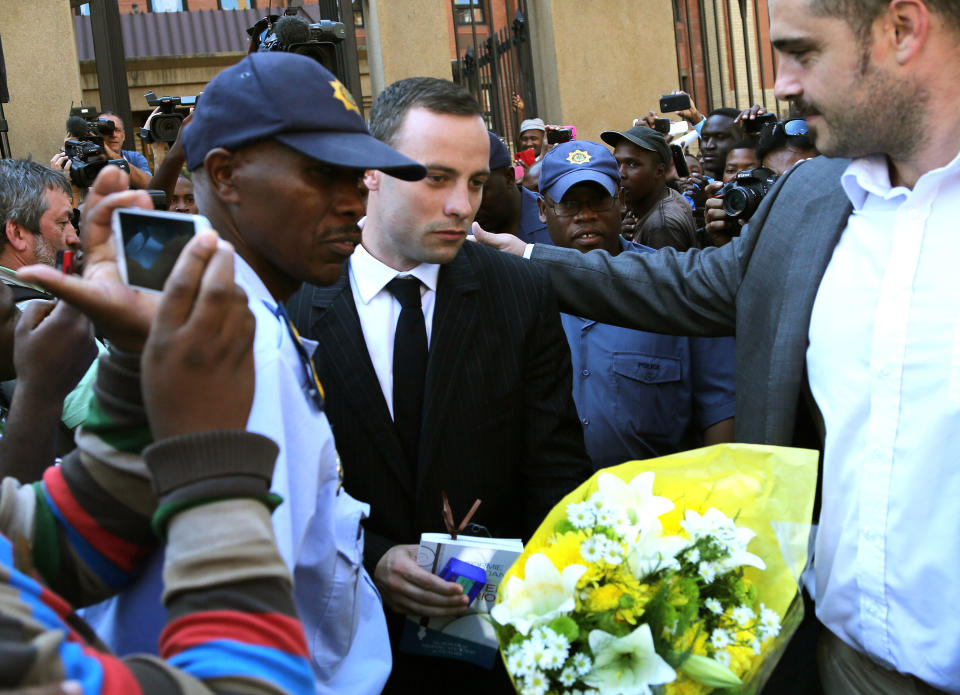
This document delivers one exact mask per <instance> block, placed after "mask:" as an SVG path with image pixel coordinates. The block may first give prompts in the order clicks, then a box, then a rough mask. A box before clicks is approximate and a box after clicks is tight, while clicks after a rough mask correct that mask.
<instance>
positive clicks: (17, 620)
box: [0, 0, 960, 695]
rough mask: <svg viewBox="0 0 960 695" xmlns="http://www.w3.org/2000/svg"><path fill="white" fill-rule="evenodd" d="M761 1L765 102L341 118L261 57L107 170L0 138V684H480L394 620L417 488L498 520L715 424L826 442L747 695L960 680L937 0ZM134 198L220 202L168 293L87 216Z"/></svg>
mask: <svg viewBox="0 0 960 695" xmlns="http://www.w3.org/2000/svg"><path fill="white" fill-rule="evenodd" d="M769 6H770V17H771V39H772V41H773V44H774V46H775V48H776V49H777V51H778V55H779V56H780V59H779V65H778V73H777V82H776V93H777V97H778V98H779V99H781V100H784V101H786V102H789V104H790V117H788V118H786V119H782V120H780V119H777V118H773V117H771V115H770V114H766V112H765V110H764V109H762V108H760V107H759V106H751V107H749V108H746V109H743V110H741V109H736V108H721V109H716V110H714V111H711V112H710V113H708V114H706V115H703V114H701V113H700V112H699V111H698V110H697V109H696V107H695V106H693V105H691V106H690V108H688V109H684V110H682V111H680V112H679V116H680V118H682V119H683V120H685V121H686V122H687V123H688V124H689V131H690V132H695V133H696V135H686V136H685V135H684V134H678V135H674V136H671V135H664V134H663V133H662V132H660V131H659V130H658V129H657V127H656V126H657V125H658V123H657V118H658V116H659V115H658V114H656V113H653V112H651V113H649V114H647V115H643V116H640V117H639V118H636V119H633V115H634V114H627V115H625V116H624V119H623V122H621V123H611V124H609V125H608V129H606V130H604V131H603V132H602V134H601V137H600V140H601V142H592V141H587V140H581V139H576V138H575V137H572V138H570V139H568V140H567V141H565V142H563V141H561V142H557V143H551V142H550V140H551V139H554V138H550V137H547V135H548V134H549V133H551V131H554V130H560V128H559V127H558V126H552V125H548V124H547V123H545V122H544V120H543V119H540V118H537V117H536V115H535V114H526V113H522V109H523V104H522V101H521V102H520V103H516V101H515V104H516V106H517V107H518V109H520V113H521V115H522V116H523V117H526V118H525V119H524V120H523V122H522V124H521V126H520V129H519V138H518V142H516V143H510V144H509V146H508V144H507V143H505V142H504V140H503V139H502V138H500V137H499V136H498V135H497V134H496V133H494V132H491V131H490V130H488V127H487V124H486V122H485V121H484V117H483V116H484V112H483V109H482V108H481V106H480V104H478V103H477V101H476V100H475V99H474V97H473V96H472V95H471V94H470V93H469V92H467V91H465V90H464V89H462V88H461V87H459V86H457V85H455V84H453V83H452V82H449V81H446V80H441V79H436V78H425V77H415V78H408V79H404V80H400V81H398V82H395V83H393V84H391V85H388V86H387V87H386V88H385V89H384V90H383V91H382V92H381V93H380V94H379V95H378V96H377V98H376V100H375V101H374V104H373V107H372V111H371V114H370V122H369V126H368V124H367V123H366V122H365V121H364V119H363V117H362V115H361V109H360V108H359V107H358V105H357V104H356V103H355V102H354V101H353V99H352V97H351V96H350V93H349V92H348V91H347V90H346V89H345V88H344V86H343V85H342V84H341V83H340V82H339V81H338V80H337V78H336V77H335V76H334V75H332V74H331V73H330V72H328V71H327V70H326V69H325V68H324V67H322V66H321V65H319V64H318V63H317V62H315V61H313V60H311V59H310V58H307V57H304V56H300V55H295V54H290V53H284V52H272V53H271V52H264V53H252V54H251V55H249V56H247V57H246V58H244V59H243V60H242V61H240V62H239V63H237V64H236V65H234V66H232V67H229V68H227V69H225V70H224V71H223V72H221V73H220V74H219V75H218V76H217V77H215V78H214V79H213V80H212V81H211V82H210V83H209V84H208V85H207V87H206V88H205V90H204V93H203V99H202V100H201V102H200V106H199V107H198V108H197V109H196V111H194V112H192V113H191V114H190V115H189V116H188V117H187V118H186V119H185V120H184V123H183V126H182V127H181V130H180V133H179V135H178V136H177V139H176V141H174V142H173V143H172V144H171V146H170V147H169V149H168V150H167V148H163V150H162V151H160V150H157V149H155V151H154V155H155V158H154V164H153V166H154V171H153V172H151V171H150V164H149V163H148V162H147V160H146V159H145V158H144V157H143V155H142V154H140V153H137V152H133V151H126V150H123V149H122V143H123V142H124V134H125V125H124V123H123V122H122V121H121V119H119V118H117V117H116V116H115V115H113V114H103V116H102V117H103V118H106V119H107V120H109V121H110V123H111V124H112V126H111V128H108V129H107V130H109V131H110V132H109V133H108V134H107V135H105V136H104V138H103V147H104V149H105V152H106V155H107V156H108V158H109V159H110V160H112V161H116V160H121V159H122V160H124V161H125V162H126V163H127V166H126V167H125V169H128V170H129V171H123V170H121V169H119V168H117V167H115V166H105V167H103V169H102V170H101V171H100V173H99V174H98V175H97V177H96V179H95V180H94V181H93V183H92V185H91V186H90V187H89V188H88V189H87V190H79V189H78V187H77V186H76V180H73V181H71V178H70V176H69V175H70V168H71V165H72V162H75V160H71V158H70V157H69V156H68V155H67V154H65V153H57V154H56V155H54V157H53V158H52V159H51V160H50V163H49V165H46V164H40V163H37V162H33V161H18V160H9V159H7V160H0V222H2V223H3V229H4V234H3V235H2V237H0V266H2V268H0V279H2V281H3V282H2V283H0V378H2V379H5V380H6V381H4V382H3V383H2V384H0V408H2V415H3V430H2V437H0V468H2V477H3V482H2V484H0V593H2V594H3V596H4V597H5V600H4V602H3V606H2V608H0V615H2V621H3V624H4V625H5V630H4V631H3V634H2V636H0V654H2V655H3V659H0V693H2V692H19V693H34V694H35V695H46V694H47V693H59V692H64V693H66V692H84V693H99V692H104V693H119V692H124V693H126V692H131V693H132V692H143V693H185V694H187V693H204V692H224V693H226V692H230V693H238V692H243V693H256V692H264V693H276V692H290V693H351V694H353V693H356V694H358V695H366V694H368V693H369V694H370V695H375V694H376V693H381V692H384V693H402V694H406V693H432V692H440V691H441V690H443V691H449V692H456V693H481V692H483V693H491V692H493V693H507V692H511V685H510V681H509V679H508V677H507V674H506V671H505V670H504V668H503V667H502V665H501V664H500V663H499V662H498V663H497V665H496V666H495V667H494V669H492V670H488V669H484V668H482V667H479V666H474V665H472V664H469V663H466V662H463V661H459V660H453V659H441V658H435V657H426V656H421V655H415V654H411V653H407V652H405V651H404V650H403V649H401V648H400V645H399V642H400V639H399V635H400V631H401V628H402V623H403V621H404V617H405V616H406V615H418V616H426V617H432V616H457V615H461V614H463V613H464V612H465V611H466V610H467V606H468V603H469V599H468V597H467V596H466V595H465V593H464V588H463V586H462V585H461V584H459V583H457V582H450V581H445V580H443V579H441V578H440V577H439V576H437V575H435V574H432V573H430V572H427V571H426V570H424V569H423V568H421V567H420V565H418V564H417V547H418V542H419V538H420V535H421V534H422V533H425V532H433V531H441V530H442V529H443V522H442V520H441V512H440V510H441V500H446V501H448V503H449V506H450V508H451V509H452V510H453V513H454V514H455V515H459V516H462V515H463V514H465V513H466V512H467V510H468V509H470V508H471V505H472V504H473V502H474V500H476V499H480V500H481V504H480V506H479V507H478V508H477V509H476V510H475V513H474V515H473V517H472V520H473V522H474V524H475V525H476V527H477V528H480V529H482V530H483V532H485V533H489V534H490V535H492V536H494V537H502V538H523V539H526V538H529V536H530V534H531V533H532V532H533V530H534V529H535V528H536V527H537V525H538V524H539V522H540V521H541V520H542V519H543V518H544V516H545V515H546V514H547V512H548V511H549V510H550V509H551V508H552V507H553V506H554V505H555V504H556V503H557V502H559V501H560V500H561V499H562V498H563V496H564V495H565V494H566V493H568V492H569V491H571V490H572V489H574V488H575V487H576V486H578V485H579V484H580V483H581V482H583V481H584V480H586V479H587V478H588V477H589V476H590V475H591V474H592V473H593V472H595V471H597V470H599V469H601V468H604V467H607V466H611V465H615V464H618V463H621V462H623V461H627V460H635V459H645V458H651V457H655V456H662V455H667V454H670V453H674V452H678V451H683V450H688V449H692V448H696V447H700V446H705V445H710V444H717V443H723V442H734V441H735V442H748V443H764V444H774V445H784V446H803V447H808V448H814V449H819V450H820V451H821V471H820V484H819V494H818V504H817V509H816V512H815V513H816V515H817V519H815V521H816V522H817V524H818V525H817V531H816V535H815V538H812V539H811V556H812V562H811V565H810V568H809V569H808V572H807V573H806V574H805V576H804V582H803V583H804V592H805V597H806V602H807V606H808V609H809V610H808V613H807V617H806V618H805V620H804V624H803V625H802V626H801V628H800V630H799V631H798V632H797V633H796V636H795V637H794V639H793V641H792V643H791V644H790V646H789V648H788V649H787V651H786V653H785V654H784V656H783V658H782V659H781V661H780V664H779V665H778V667H777V669H776V671H775V672H774V674H773V676H772V678H771V680H770V682H769V684H768V685H767V688H766V691H765V692H768V693H798V694H800V693H802V694H816V693H820V692H823V693H826V694H827V695H846V694H848V693H849V694H853V693H884V694H886V693H891V694H892V693H898V694H899V693H937V692H947V693H960V629H958V624H957V621H956V620H955V618H954V616H953V611H952V610H951V609H950V608H949V606H950V605H952V598H953V595H954V594H955V593H956V591H957V590H958V589H960V580H958V579H957V573H956V572H954V571H953V570H954V568H955V566H956V564H957V563H956V561H955V560H954V558H953V556H952V553H951V551H950V548H951V547H952V545H951V543H950V540H951V539H953V538H954V537H956V535H957V534H960V515H958V514H957V513H956V511H955V508H954V506H953V504H952V503H951V502H950V500H952V499H955V498H956V496H957V495H958V494H960V476H957V475H956V473H955V472H954V471H953V468H954V465H953V464H954V463H955V460H956V459H955V456H956V454H957V450H958V449H957V440H956V437H957V436H958V435H957V433H958V432H960V427H956V426H955V425H956V423H957V418H958V413H960V410H958V408H960V397H958V394H960V377H958V376H957V375H958V374H960V367H958V360H960V350H958V347H957V345H958V339H957V337H956V336H958V335H960V314H958V312H957V311H956V309H955V307H954V302H953V301H952V298H953V297H954V296H955V293H954V292H953V291H952V289H951V288H952V286H953V284H954V279H953V278H954V277H955V273H953V272H951V269H950V262H951V260H952V258H954V257H956V255H957V254H958V253H960V247H958V245H960V240H958V239H957V237H956V235H955V234H952V232H951V223H950V220H951V219H952V218H951V210H952V209H953V207H954V201H955V200H956V199H957V198H956V196H957V195H960V173H958V169H960V145H958V144H957V143H958V142H960V139H958V138H960V117H958V116H957V114H958V113H960V109H958V106H960V11H958V9H957V7H956V5H955V3H952V2H949V1H948V0H863V1H862V2H861V1H858V2H854V1H853V0H770V2H769ZM265 104H269V105H270V109H271V118H267V119H265V118H263V117H262V113H263V109H264V105H265ZM631 121H632V122H631ZM678 130H679V129H678ZM559 139H560V140H563V138H559ZM696 141H699V149H698V155H695V154H692V153H691V152H690V151H687V150H686V149H684V148H686V147H687V146H689V145H690V144H691V143H693V142H696ZM678 145H679V147H678ZM671 146H673V147H671ZM674 148H677V149H674ZM511 149H513V150H514V151H515V152H517V153H518V154H519V153H522V152H525V151H526V152H527V154H526V155H523V156H518V157H515V156H514V155H512V154H511ZM691 149H696V148H695V147H694V148H691ZM678 168H679V169H680V170H679V171H678ZM684 169H685V170H686V171H684ZM149 189H153V190H159V191H161V192H162V194H163V195H162V198H163V201H164V205H166V206H167V208H168V209H169V210H171V211H175V212H185V213H190V214H200V215H203V216H204V217H205V218H206V219H207V220H209V223H210V226H211V227H212V228H213V230H215V232H216V233H215V234H214V233H209V232H204V233H200V234H198V235H196V236H194V237H193V238H192V239H191V240H190V242H189V243H188V244H187V245H186V246H185V248H184V250H183V251H182V253H181V254H180V256H179V258H178V259H177V261H176V265H175V266H174V268H173V270H172V272H171V274H170V276H169V278H168V279H167V281H166V284H165V287H164V291H163V292H162V293H159V292H151V291H147V290H143V289H139V288H137V287H135V286H133V285H130V284H128V283H126V282H124V280H123V278H124V275H123V263H122V258H120V257H119V254H120V253H121V250H120V249H119V248H118V247H117V244H116V241H115V237H114V233H113V230H112V227H111V220H112V216H113V213H114V211H116V210H118V209H123V208H130V207H134V208H142V209H146V210H150V209H153V208H154V201H155V200H157V198H156V196H154V197H151V195H150V194H148V193H147V190H149ZM81 198H82V205H80V201H81ZM76 208H80V209H79V210H77V209H76ZM471 236H472V238H471V239H470V240H468V237H471ZM79 251H82V272H78V273H70V272H65V270H64V269H65V267H66V268H67V270H69V268H68V266H69V263H70V261H66V260H65V258H67V257H69V254H70V253H71V252H79ZM65 252H66V253H65ZM55 298H56V299H55ZM459 516H458V518H459ZM931 531H933V532H931Z"/></svg>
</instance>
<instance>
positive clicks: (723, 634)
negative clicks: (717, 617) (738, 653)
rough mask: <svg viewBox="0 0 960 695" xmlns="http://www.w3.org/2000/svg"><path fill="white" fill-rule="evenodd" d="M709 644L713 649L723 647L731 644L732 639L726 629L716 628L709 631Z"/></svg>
mask: <svg viewBox="0 0 960 695" xmlns="http://www.w3.org/2000/svg"><path fill="white" fill-rule="evenodd" d="M710 644H711V645H712V646H713V648H714V649H723V648H724V647H729V646H730V645H731V644H733V639H732V638H731V636H730V633H729V632H728V631H726V630H724V629H723V628H717V629H716V630H714V631H713V632H712V633H710Z"/></svg>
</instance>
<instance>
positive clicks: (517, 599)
mask: <svg viewBox="0 0 960 695" xmlns="http://www.w3.org/2000/svg"><path fill="white" fill-rule="evenodd" d="M586 571H587V568H586V567H585V566H584V565H568V566H567V567H564V569H563V572H562V573H561V572H558V571H557V568H556V567H554V565H553V563H552V562H551V561H550V558H548V557H547V556H546V555H544V554H543V553H534V554H533V555H531V556H530V557H528V558H527V563H526V565H525V566H524V569H523V576H524V578H523V579H519V578H517V577H513V576H512V577H510V578H509V579H508V580H507V583H506V584H505V585H504V588H503V599H502V600H501V601H500V603H498V604H497V605H496V606H494V607H493V610H492V611H490V615H491V616H492V617H493V619H494V620H496V621H497V622H498V623H500V624H501V625H507V624H510V625H513V626H514V627H515V628H517V632H519V633H520V634H521V635H526V634H528V633H529V632H530V629H531V628H533V627H535V626H537V625H544V624H546V623H549V622H550V621H551V620H553V619H554V618H556V617H557V616H559V615H563V614H564V613H570V612H571V611H573V609H574V608H575V607H576V600H575V598H574V593H575V591H576V587H577V582H578V581H580V577H582V576H583V574H584V572H586Z"/></svg>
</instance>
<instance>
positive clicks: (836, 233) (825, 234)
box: [765, 186, 852, 437]
mask: <svg viewBox="0 0 960 695" xmlns="http://www.w3.org/2000/svg"><path fill="white" fill-rule="evenodd" d="M796 210H797V212H796V217H795V218H794V219H796V220H804V223H803V225H802V229H803V230H809V231H800V228H801V225H800V224H799V223H798V224H797V230H796V232H795V233H796V234H802V235H803V236H802V237H800V238H798V239H797V242H796V243H795V244H794V245H793V247H792V250H791V258H790V262H789V266H788V270H787V277H786V278H784V280H785V287H786V288H787V289H786V293H787V294H786V296H785V297H784V301H785V305H786V307H787V310H785V311H784V312H783V313H782V314H781V316H780V322H779V327H778V330H777V339H776V342H777V344H776V345H775V346H774V351H775V352H779V353H781V354H785V353H787V352H791V351H795V352H791V354H790V355H789V357H788V358H787V359H781V360H777V361H776V362H773V363H771V373H770V379H771V384H769V385H773V384H776V383H788V382H790V381H793V380H794V379H796V380H799V381H800V382H801V383H800V390H801V393H802V392H803V391H804V389H805V388H806V389H809V387H808V386H807V384H804V383H802V382H803V381H805V380H806V379H807V370H806V351H807V344H808V334H809V332H810V316H811V314H812V313H813V303H814V301H815V300H816V297H817V291H818V290H819V288H820V280H821V279H822V278H823V274H824V272H825V271H826V269H827V265H828V264H829V263H830V258H831V257H832V256H833V249H834V248H835V247H836V245H837V242H839V240H840V236H841V234H842V233H843V230H844V229H845V228H846V226H847V219H848V218H849V217H850V213H851V210H852V206H851V204H850V200H849V198H847V196H846V194H845V193H844V192H843V189H842V188H841V187H840V186H837V187H835V188H833V189H831V190H830V191H829V192H828V193H824V194H822V195H820V196H816V197H813V198H811V199H809V200H807V201H806V204H805V205H802V206H800V205H798V206H797V208H796ZM787 372H789V373H787ZM809 403H810V404H811V405H813V406H814V407H816V404H815V403H814V402H813V399H812V398H810V399H809ZM774 410H775V409H773V410H771V411H770V412H769V413H768V416H767V421H766V427H765V430H766V435H767V437H773V436H774V430H775V424H776V414H775V412H774ZM811 415H812V417H813V420H814V422H815V423H817V424H818V426H820V427H822V421H823V418H822V416H821V414H820V412H819V410H814V411H812V412H811Z"/></svg>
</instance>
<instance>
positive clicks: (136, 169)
mask: <svg viewBox="0 0 960 695" xmlns="http://www.w3.org/2000/svg"><path fill="white" fill-rule="evenodd" d="M71 113H73V112H71ZM67 133H68V135H67V139H66V140H65V141H64V148H63V151H61V152H60V153H58V154H55V155H54V156H53V158H52V159H51V160H50V166H52V167H54V168H55V169H62V170H63V171H64V173H69V176H70V180H71V182H72V183H73V184H74V185H75V186H77V187H78V188H88V187H89V186H90V184H91V183H92V182H93V179H94V178H96V176H97V174H98V173H99V172H100V169H102V168H103V167H104V166H106V165H107V164H113V165H115V166H118V167H119V168H121V169H123V170H124V171H127V172H128V173H129V174H130V186H131V188H148V184H149V183H150V176H151V174H150V169H149V165H148V164H147V158H146V157H144V156H143V155H142V154H140V153H139V152H136V151H134V150H124V149H122V146H123V140H124V137H125V136H126V131H125V130H124V127H123V121H121V120H120V117H119V116H117V115H116V114H113V113H110V112H104V113H102V114H100V116H99V117H98V118H97V119H95V120H86V119H84V118H83V117H82V116H79V115H71V116H70V118H68V119H67ZM74 169H80V170H81V171H78V172H76V173H74Z"/></svg>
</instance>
